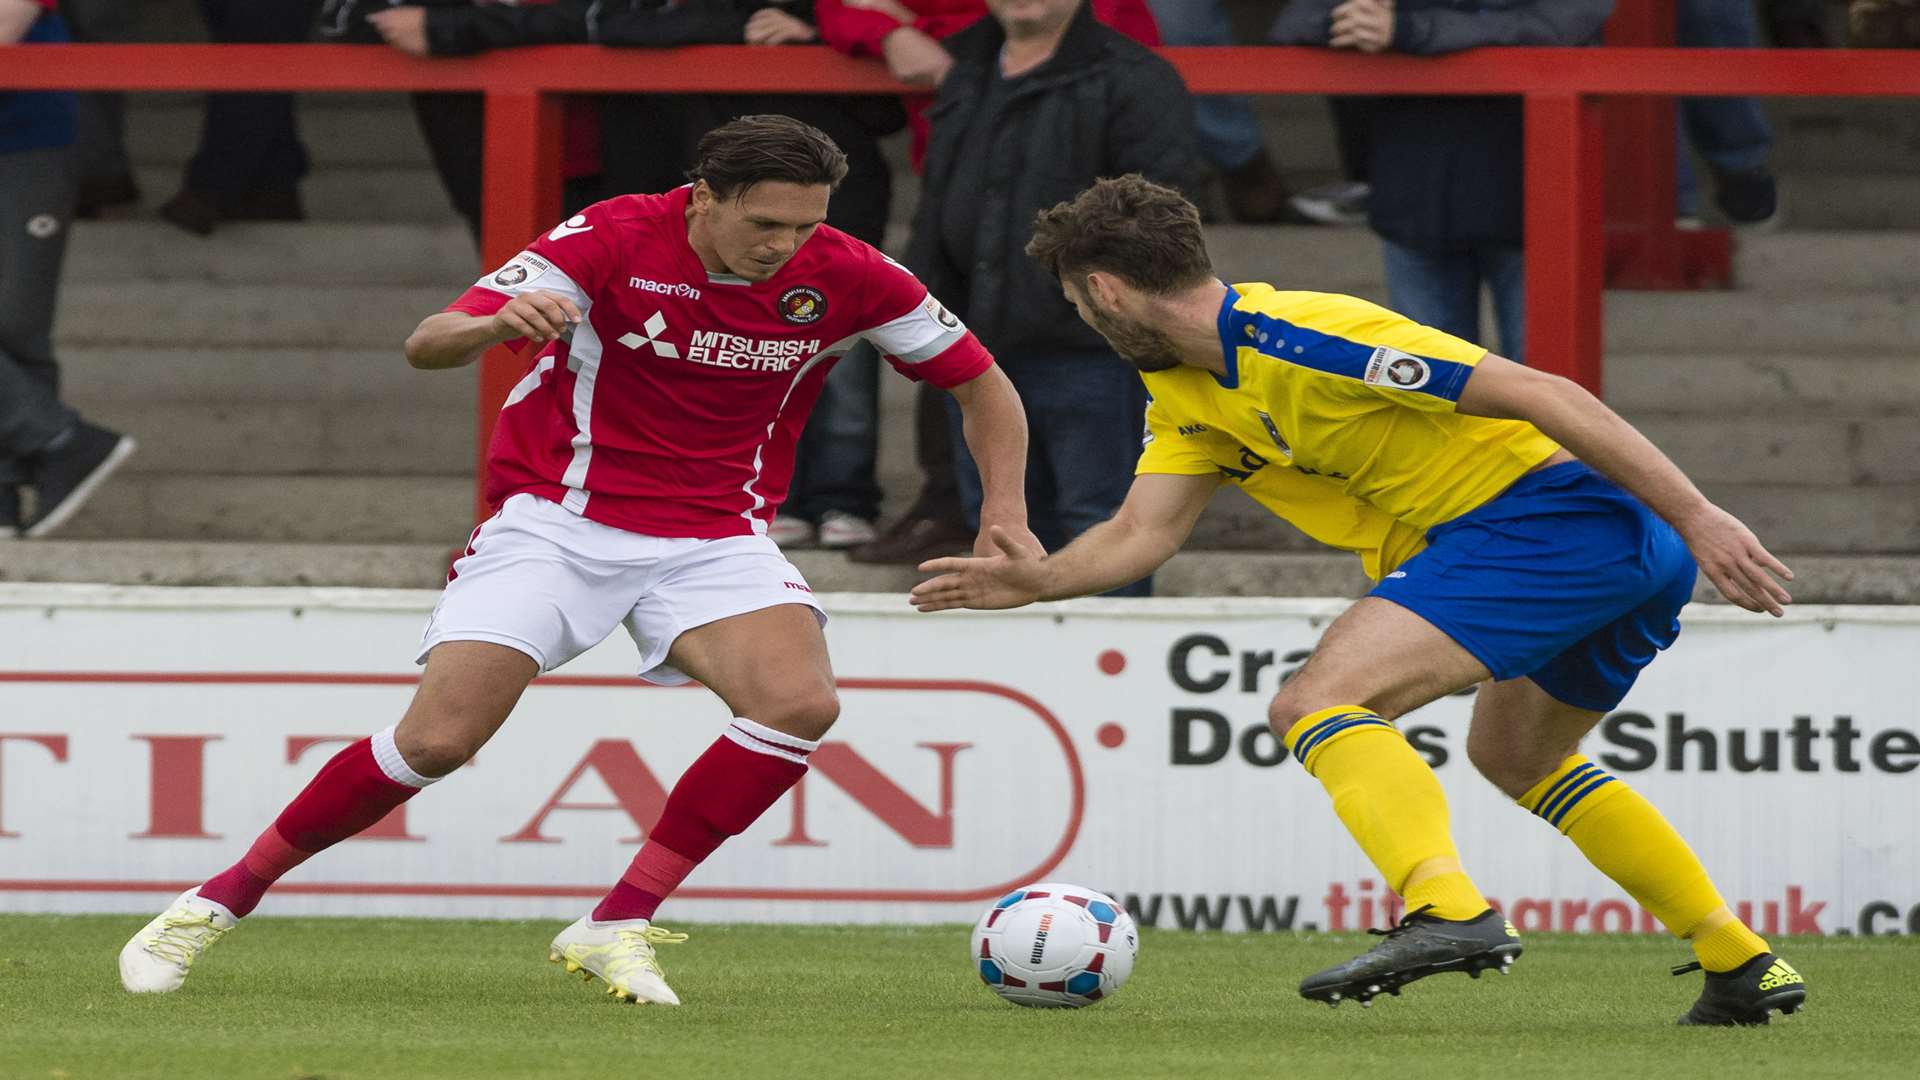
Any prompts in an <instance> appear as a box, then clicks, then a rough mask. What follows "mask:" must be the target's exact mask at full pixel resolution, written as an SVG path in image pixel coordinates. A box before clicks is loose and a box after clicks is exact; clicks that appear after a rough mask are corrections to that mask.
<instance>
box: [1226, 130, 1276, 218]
mask: <svg viewBox="0 0 1920 1080" xmlns="http://www.w3.org/2000/svg"><path fill="white" fill-rule="evenodd" d="M1220 188H1221V190H1222V191H1224V192H1225V193H1226V196H1227V209H1228V210H1231V211H1233V216H1234V220H1236V221H1241V222H1245V223H1246V224H1248V225H1271V224H1273V223H1275V222H1280V221H1292V220H1294V215H1293V208H1292V207H1291V206H1289V205H1287V195H1288V191H1287V183H1286V181H1284V180H1282V179H1281V178H1280V171H1279V170H1278V169H1275V168H1274V167H1273V159H1272V158H1270V157H1268V156H1267V152H1266V150H1265V149H1264V148H1263V149H1262V150H1261V151H1260V152H1259V153H1257V154H1255V155H1253V159H1252V160H1250V161H1248V162H1247V163H1246V164H1245V165H1242V166H1240V167H1239V168H1237V169H1235V170H1233V171H1232V172H1223V173H1221V174H1220Z"/></svg>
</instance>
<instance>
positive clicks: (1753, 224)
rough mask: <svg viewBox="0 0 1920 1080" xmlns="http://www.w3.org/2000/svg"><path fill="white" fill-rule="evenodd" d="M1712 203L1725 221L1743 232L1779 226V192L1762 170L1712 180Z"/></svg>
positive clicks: (1732, 173) (1770, 177) (1769, 174)
mask: <svg viewBox="0 0 1920 1080" xmlns="http://www.w3.org/2000/svg"><path fill="white" fill-rule="evenodd" d="M1715 180H1716V182H1717V186H1716V187H1715V189H1714V194H1713V201H1714V202H1715V203H1717V204H1718V205H1719V207H1720V212H1721V213H1723V214H1725V215H1727V220H1728V221H1730V222H1732V223H1733V224H1735V225H1739V226H1743V227H1747V228H1762V229H1765V228H1771V227H1772V226H1774V225H1776V224H1778V223H1779V220H1778V219H1779V215H1780V189H1779V185H1778V184H1777V183H1775V181H1774V179H1773V174H1772V173H1770V172H1768V171H1767V170H1766V169H1764V168H1762V169H1750V170H1748V171H1746V172H1724V173H1720V174H1719V175H1718V176H1717V177H1715Z"/></svg>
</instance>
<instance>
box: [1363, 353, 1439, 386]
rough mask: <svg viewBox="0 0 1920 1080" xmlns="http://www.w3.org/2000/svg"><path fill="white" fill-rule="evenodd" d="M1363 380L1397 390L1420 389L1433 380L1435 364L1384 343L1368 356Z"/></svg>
mask: <svg viewBox="0 0 1920 1080" xmlns="http://www.w3.org/2000/svg"><path fill="white" fill-rule="evenodd" d="M1361 380H1362V381H1363V382H1366V383H1368V384H1370V385H1373V386H1385V387H1390V388H1392V389H1395V390H1418V389H1420V388H1421V387H1423V386H1425V385H1427V384H1428V383H1429V382H1432V381H1433V364H1432V363H1431V362H1430V361H1427V360H1425V359H1422V358H1421V357H1418V356H1415V355H1413V354H1412V353H1404V352H1401V351H1400V350H1398V349H1392V348H1388V347H1387V346H1385V345H1382V346H1380V347H1379V348H1377V349H1375V350H1373V355H1372V356H1370V357H1368V358H1367V368H1366V373H1365V374H1364V375H1362V376H1361Z"/></svg>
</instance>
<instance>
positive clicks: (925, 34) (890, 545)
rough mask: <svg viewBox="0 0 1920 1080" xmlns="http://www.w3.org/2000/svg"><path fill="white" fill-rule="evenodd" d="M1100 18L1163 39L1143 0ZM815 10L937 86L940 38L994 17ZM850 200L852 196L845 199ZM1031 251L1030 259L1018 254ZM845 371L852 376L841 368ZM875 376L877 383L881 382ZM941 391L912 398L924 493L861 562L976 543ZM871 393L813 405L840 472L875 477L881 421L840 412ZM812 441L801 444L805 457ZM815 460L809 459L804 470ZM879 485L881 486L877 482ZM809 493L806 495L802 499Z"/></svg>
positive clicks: (1104, 7) (821, 3)
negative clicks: (833, 434)
mask: <svg viewBox="0 0 1920 1080" xmlns="http://www.w3.org/2000/svg"><path fill="white" fill-rule="evenodd" d="M1089 6H1090V8H1091V10H1092V12H1093V16H1094V18H1096V19H1098V20H1100V21H1101V22H1103V23H1105V24H1106V25H1108V26H1111V27H1113V28H1114V29H1115V30H1118V31H1120V32H1121V33H1123V34H1126V35H1127V36H1128V37H1131V38H1133V39H1134V40H1136V41H1138V42H1140V43H1141V44H1143V45H1158V44H1159V43H1160V37H1159V32H1158V30H1157V29H1156V27H1155V26H1154V20H1153V14H1152V12H1151V11H1150V10H1149V9H1148V8H1147V6H1146V0H1091V2H1090V5H1089ZM814 13H815V16H816V18H817V19H818V20H819V24H820V37H821V40H822V41H824V42H826V43H827V44H828V45H830V46H832V47H833V48H835V49H837V50H839V51H840V52H843V53H846V54H847V55H849V56H856V57H870V58H875V59H880V60H884V61H885V62H886V65H887V69H888V70H889V71H890V72H892V73H893V76H894V78H896V79H899V80H900V81H901V82H904V83H908V84H911V85H914V86H922V87H926V88H927V89H928V90H933V89H934V88H936V87H938V86H939V85H940V84H941V82H942V81H943V80H944V79H945V78H946V75H947V72H948V71H949V70H951V69H952V67H953V56H952V54H950V53H948V52H947V49H946V46H945V45H944V44H943V42H944V41H945V40H946V39H947V38H949V37H951V36H953V35H954V34H957V33H959V32H960V31H962V30H964V29H966V28H967V27H969V26H972V25H974V24H975V23H977V22H979V21H980V20H981V19H984V18H985V17H986V15H987V4H986V0H816V2H815V5H814ZM932 100H933V99H932V97H931V95H927V94H916V95H912V96H909V97H907V98H906V99H905V100H904V101H903V104H904V105H905V106H906V108H907V116H908V123H909V125H910V128H911V130H912V133H913V142H912V147H911V150H910V157H911V161H912V163H913V168H914V170H915V171H916V172H917V171H919V170H920V168H921V166H922V164H923V162H924V159H925V157H926V147H927V137H928V126H927V121H926V116H925V112H926V109H927V106H928V105H929V104H931V103H932ZM840 201H841V202H844V201H846V200H845V199H842V200H840ZM1021 257H1023V258H1024V256H1021ZM853 359H855V358H854V357H849V358H848V360H843V361H841V362H840V365H839V366H838V367H836V368H834V372H833V378H834V379H847V378H850V377H851V375H852V372H858V371H862V370H864V369H865V368H866V367H867V366H869V364H870V363H871V362H870V361H866V362H863V363H861V364H853V363H849V361H850V360H853ZM843 373H846V374H843ZM876 382H877V380H876ZM942 397H943V395H941V394H939V393H938V392H936V391H934V390H933V389H932V388H931V387H927V386H922V387H921V388H920V390H919V393H918V396H917V397H916V399H915V402H914V457H915V460H916V462H917V464H918V465H919V466H920V472H921V485H920V491H919V494H918V495H917V496H916V497H915V499H914V502H913V505H912V506H911V507H910V508H908V510H907V512H906V513H905V514H903V515H901V517H900V518H899V519H897V520H896V521H895V522H894V523H893V525H892V526H890V527H889V528H888V529H887V530H886V532H884V533H882V534H881V535H880V536H879V537H878V538H877V539H876V540H874V541H872V542H870V543H865V544H860V545H857V546H855V547H853V548H852V550H851V551H850V552H849V555H850V557H851V558H852V559H853V560H854V561H856V562H874V563H918V562H920V561H921V560H923V559H926V558H930V557H932V556H934V555H941V554H946V553H947V552H949V551H952V550H954V549H956V548H964V547H965V546H966V545H967V544H969V543H971V542H972V540H973V535H974V534H973V532H972V531H970V530H969V529H968V527H967V522H966V515H965V513H964V512H963V511H962V509H961V505H960V490H959V487H958V478H957V475H956V473H955V469H954V462H953V443H952V440H951V437H950V435H949V433H948V431H947V413H946V406H945V404H943V402H942V401H941V398H942ZM867 400H868V398H867V397H866V396H864V395H837V394H836V392H835V389H834V387H833V383H832V380H829V383H828V398H827V399H825V400H822V402H821V403H820V404H819V405H818V406H816V407H815V409H814V415H813V420H812V421H811V422H810V424H809V436H810V437H811V435H812V431H813V430H814V428H816V427H818V428H819V429H821V430H823V431H838V432H841V433H843V434H842V435H841V436H839V437H835V438H834V439H833V446H834V450H833V455H834V461H835V465H834V467H833V471H834V472H835V473H837V474H838V475H842V476H860V475H864V476H867V477H871V476H872V475H873V473H874V462H875V460H876V458H877V456H878V423H877V421H876V419H875V417H874V416H873V414H872V412H871V411H869V412H867V413H865V414H863V415H855V414H853V413H850V412H843V411H842V402H845V403H846V404H847V407H849V408H864V407H865V405H864V403H865V402H866V401H867ZM807 451H808V447H806V446H804V445H803V447H802V453H803V454H806V453H807ZM807 471H808V464H807V462H806V460H804V459H803V462H802V468H801V472H802V475H803V476H804V475H805V473H806V472H807ZM874 490H875V491H877V490H878V486H877V485H875V487H874ZM802 498H803V500H804V499H805V496H802Z"/></svg>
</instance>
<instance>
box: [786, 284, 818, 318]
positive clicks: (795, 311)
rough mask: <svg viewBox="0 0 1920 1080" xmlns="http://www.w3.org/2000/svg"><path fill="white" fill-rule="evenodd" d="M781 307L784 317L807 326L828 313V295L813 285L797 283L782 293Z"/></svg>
mask: <svg viewBox="0 0 1920 1080" xmlns="http://www.w3.org/2000/svg"><path fill="white" fill-rule="evenodd" d="M779 308H780V317H781V318H782V319H785V320H786V321H788V322H790V323H793V324H794V325H796V326H805V325H806V324H808V323H812V322H819V321H820V317H821V316H823V315H825V314H826V313H827V295H826V294H825V293H823V292H821V291H820V290H819V289H816V288H814V287H813V286H811V285H796V286H794V287H793V288H791V289H788V290H787V291H786V292H783V293H781V294H780V305H779Z"/></svg>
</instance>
